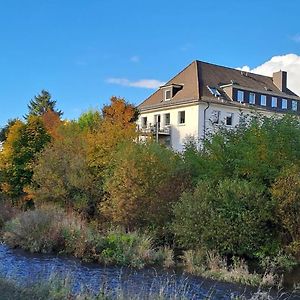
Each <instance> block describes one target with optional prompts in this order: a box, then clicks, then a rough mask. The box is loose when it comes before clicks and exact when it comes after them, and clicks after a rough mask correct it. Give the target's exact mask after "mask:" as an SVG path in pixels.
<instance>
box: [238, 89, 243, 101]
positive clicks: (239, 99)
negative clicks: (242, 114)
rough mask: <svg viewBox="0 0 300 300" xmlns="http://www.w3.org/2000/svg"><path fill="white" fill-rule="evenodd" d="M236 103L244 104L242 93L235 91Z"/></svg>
mask: <svg viewBox="0 0 300 300" xmlns="http://www.w3.org/2000/svg"><path fill="white" fill-rule="evenodd" d="M237 101H238V102H244V91H240V90H238V91H237Z"/></svg>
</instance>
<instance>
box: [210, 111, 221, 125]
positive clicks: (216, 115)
mask: <svg viewBox="0 0 300 300" xmlns="http://www.w3.org/2000/svg"><path fill="white" fill-rule="evenodd" d="M220 117H221V112H220V111H219V110H214V111H212V113H211V119H210V120H211V122H212V124H220Z"/></svg>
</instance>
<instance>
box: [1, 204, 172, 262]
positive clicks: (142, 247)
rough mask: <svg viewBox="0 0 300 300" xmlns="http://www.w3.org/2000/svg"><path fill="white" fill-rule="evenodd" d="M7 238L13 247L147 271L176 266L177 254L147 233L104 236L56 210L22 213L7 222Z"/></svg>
mask: <svg viewBox="0 0 300 300" xmlns="http://www.w3.org/2000/svg"><path fill="white" fill-rule="evenodd" d="M3 239H4V241H5V242H6V243H7V244H8V245H9V246H10V247H20V248H23V249H25V250H29V251H31V252H43V253H51V252H59V253H65V254H70V255H73V256H75V257H78V258H80V259H82V260H84V261H94V262H99V263H102V264H105V265H110V264H111V265H112V264H113V265H121V266H130V267H135V268H143V267H144V266H150V265H162V266H165V267H170V266H172V265H173V264H174V260H173V251H172V250H170V249H168V248H155V247H154V245H153V241H152V238H151V237H150V236H149V235H147V234H145V233H143V234H142V233H138V232H131V233H126V232H123V231H121V230H114V231H107V232H105V233H100V232H99V231H97V229H95V228H94V227H92V226H90V225H89V224H88V223H87V222H86V221H84V220H83V219H82V218H81V217H80V216H79V215H77V214H75V213H65V212H64V211H63V210H61V209H59V208H56V207H49V206H47V207H42V208H39V209H36V210H33V211H27V212H23V213H21V214H19V215H18V216H17V217H16V218H14V219H12V220H11V221H9V222H7V223H6V225H5V228H4V236H3Z"/></svg>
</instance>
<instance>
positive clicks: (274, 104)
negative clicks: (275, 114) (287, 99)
mask: <svg viewBox="0 0 300 300" xmlns="http://www.w3.org/2000/svg"><path fill="white" fill-rule="evenodd" d="M272 107H277V97H272Z"/></svg>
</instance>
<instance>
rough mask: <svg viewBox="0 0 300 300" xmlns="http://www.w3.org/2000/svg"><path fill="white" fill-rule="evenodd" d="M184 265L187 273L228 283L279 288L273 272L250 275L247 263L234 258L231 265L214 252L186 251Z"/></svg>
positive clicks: (183, 258) (183, 257)
mask: <svg viewBox="0 0 300 300" xmlns="http://www.w3.org/2000/svg"><path fill="white" fill-rule="evenodd" d="M182 260H183V265H184V269H185V271H186V272H187V273H189V274H193V275H196V276H203V277H207V278H211V279H215V280H221V281H226V282H236V283H240V284H246V285H251V286H277V285H278V284H279V280H278V277H277V276H276V275H275V274H274V273H273V272H271V271H268V272H265V273H264V274H257V273H255V272H254V273H250V272H249V269H248V265H247V263H246V262H245V261H244V260H243V259H240V258H233V261H232V263H231V264H228V262H227V260H226V259H225V258H223V257H221V256H220V255H219V254H218V253H216V252H214V251H205V250H203V249H199V250H189V251H184V253H183V256H182Z"/></svg>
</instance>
